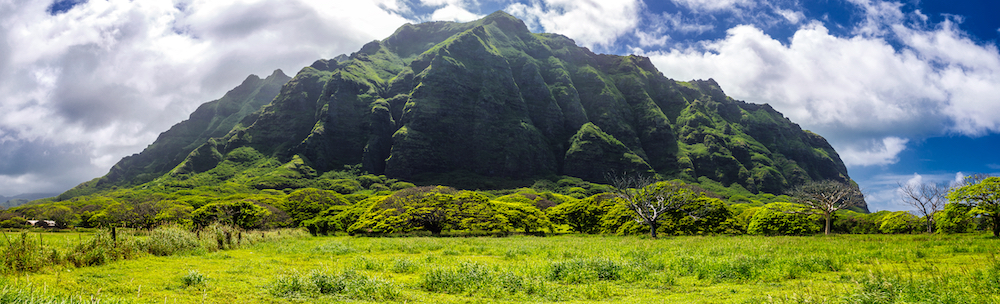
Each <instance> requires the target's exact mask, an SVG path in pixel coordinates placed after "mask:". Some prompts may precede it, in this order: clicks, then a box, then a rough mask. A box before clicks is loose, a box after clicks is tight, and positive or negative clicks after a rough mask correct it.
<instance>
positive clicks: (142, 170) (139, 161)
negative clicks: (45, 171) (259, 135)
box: [57, 70, 291, 200]
mask: <svg viewBox="0 0 1000 304" xmlns="http://www.w3.org/2000/svg"><path fill="white" fill-rule="evenodd" d="M290 79H291V77H288V76H287V75H285V74H284V73H283V72H282V71H281V70H275V71H274V73H272V74H271V75H270V76H268V77H267V78H265V79H260V77H258V76H257V75H250V76H247V78H246V79H245V80H243V83H241V84H240V85H239V86H237V87H236V88H233V89H232V90H230V91H229V92H227V93H226V95H224V96H223V97H222V98H219V99H218V100H214V101H210V102H206V103H204V104H202V105H201V106H199V107H198V109H197V110H195V111H194V113H191V115H190V117H188V119H187V120H185V121H182V122H180V123H177V124H176V125H174V126H173V127H171V128H170V130H167V131H166V132H163V133H160V136H159V137H157V138H156V141H154V142H153V144H151V145H149V146H148V147H146V149H145V150H143V151H142V152H141V153H137V154H133V155H131V156H126V157H125V158H122V160H120V161H118V163H117V164H115V165H114V167H112V168H111V170H110V171H109V172H108V174H107V175H105V176H103V177H100V178H97V179H94V180H91V181H89V182H86V183H84V184H82V185H80V186H77V187H75V188H73V189H71V190H69V191H67V192H65V193H63V194H61V195H59V196H58V197H57V199H58V200H64V199H67V198H70V197H74V196H79V195H85V194H89V193H92V192H95V191H98V190H102V189H109V188H112V187H116V186H117V187H127V186H131V185H139V184H142V183H145V182H148V181H151V180H153V179H154V178H157V177H160V176H162V175H163V174H166V173H167V172H169V171H170V170H173V169H174V167H176V166H177V165H178V164H180V163H181V162H182V161H183V160H184V159H185V158H186V157H187V156H188V154H190V153H191V152H192V151H194V149H195V148H197V147H199V146H201V145H202V144H204V143H205V142H207V141H208V140H209V139H211V138H213V137H222V136H225V135H226V134H227V133H229V131H230V130H232V129H233V127H236V126H238V125H240V124H241V123H243V121H244V119H245V118H247V116H248V115H250V114H252V113H254V112H255V111H257V110H258V109H259V108H260V107H261V106H263V105H265V104H267V103H269V102H271V100H272V99H274V97H275V96H277V95H278V92H279V89H280V88H281V86H282V85H284V84H285V83H286V82H288V80H290ZM250 122H252V121H250Z"/></svg>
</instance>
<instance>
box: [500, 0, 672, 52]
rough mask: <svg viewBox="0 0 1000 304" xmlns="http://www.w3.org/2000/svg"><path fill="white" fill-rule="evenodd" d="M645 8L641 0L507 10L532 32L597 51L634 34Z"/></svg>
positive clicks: (554, 0) (538, 0)
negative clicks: (555, 35)
mask: <svg viewBox="0 0 1000 304" xmlns="http://www.w3.org/2000/svg"><path fill="white" fill-rule="evenodd" d="M643 7H644V4H643V3H642V1H640V0H608V1H577V0H531V1H530V2H529V4H524V3H515V4H511V5H509V6H507V8H506V9H504V11H506V12H508V13H510V14H511V15H514V16H517V17H518V18H521V19H522V20H524V22H525V24H526V25H528V27H529V28H531V29H532V30H535V31H544V32H548V33H558V34H563V35H566V36H567V37H570V38H572V39H573V40H575V41H576V42H577V44H580V45H583V46H586V47H590V48H594V47H609V46H611V45H612V44H613V43H615V41H617V40H618V38H619V37H621V36H622V35H625V34H627V33H631V32H633V30H634V29H635V28H636V27H637V26H638V24H639V20H640V13H641V11H642V9H643ZM650 41H652V42H656V41H655V39H654V40H650Z"/></svg>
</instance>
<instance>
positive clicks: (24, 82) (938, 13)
mask: <svg viewBox="0 0 1000 304" xmlns="http://www.w3.org/2000/svg"><path fill="white" fill-rule="evenodd" d="M497 10H503V11H505V12H508V13H510V14H512V15H514V16H516V17H518V18H521V19H522V20H524V22H525V23H526V24H527V25H528V27H529V28H530V29H531V30H532V31H534V32H549V33H558V34H562V35H565V36H568V37H570V38H572V39H574V40H575V41H576V42H577V43H578V44H579V45H581V46H584V47H587V48H590V49H591V50H592V51H594V52H597V53H608V54H618V55H626V54H636V55H642V56H647V57H649V58H650V59H651V60H652V62H653V63H654V64H655V65H656V67H657V69H659V70H660V72H662V73H663V74H664V75H665V76H666V77H669V78H672V79H676V80H680V81H686V80H691V79H708V78H712V79H715V80H716V81H717V82H718V83H719V84H720V85H721V86H722V88H723V90H724V91H725V92H726V93H727V94H728V95H730V96H732V97H733V98H736V99H740V100H744V101H747V102H752V103H767V104H770V105H771V106H772V107H774V108H775V109H776V110H778V111H780V112H781V113H783V114H784V115H785V116H786V117H788V118H790V119H791V120H792V121H794V122H796V123H798V124H799V125H800V126H801V127H802V128H803V129H807V130H811V131H813V132H816V133H818V134H820V135H822V136H824V137H825V138H826V139H827V140H828V141H829V142H830V143H831V144H832V145H833V146H834V148H835V149H836V150H837V151H838V153H839V154H840V156H841V158H842V159H843V160H844V162H845V163H846V165H847V167H848V172H849V174H850V176H851V178H853V179H854V180H855V181H857V182H858V184H859V185H860V186H861V188H862V190H864V191H865V193H866V198H867V201H868V204H869V208H870V209H871V210H872V211H876V210H908V209H911V208H910V207H909V206H907V205H905V204H903V203H902V202H901V201H900V198H899V195H898V193H897V190H896V189H897V188H898V184H900V183H949V182H953V181H955V180H956V179H959V180H960V179H961V177H962V176H964V175H968V174H971V173H996V172H1000V154H998V153H997V151H998V150H1000V51H998V39H1000V18H996V17H995V16H993V15H995V13H996V12H998V11H1000V3H997V2H996V1H992V0H975V1H961V0H960V1H945V0H901V1H882V0H809V1H806V0H661V1H653V0H647V1H643V0H592V1H579V0H517V1H515V0H350V1H344V0H336V1H327V0H316V1H311V0H292V1H288V0H235V1H219V0H211V1H209V0H174V1H128V0H91V1H80V0H60V1H55V2H47V1H39V0H0V195H5V196H12V195H16V194H20V193H33V192H62V191H65V190H67V189H69V188H71V187H73V186H75V185H77V184H79V183H81V182H84V181H87V180H91V179H93V178H96V177H99V176H102V175H104V174H106V173H107V172H108V170H109V169H110V168H111V166H113V165H114V164H115V163H116V162H117V161H118V160H120V159H121V158H122V157H124V156H127V155H131V154H133V153H139V152H141V151H142V150H143V149H144V148H145V147H146V146H147V145H149V144H150V143H152V142H153V141H154V140H155V139H156V137H157V135H159V133H161V132H163V131H166V130H167V129H168V128H169V127H170V126H172V125H173V124H175V123H178V122H180V121H182V120H184V119H186V118H187V117H188V115H189V114H190V113H191V112H193V111H194V110H195V109H196V108H197V106H198V105H200V104H201V103H204V102H207V101H211V100H214V99H217V98H219V97H221V96H222V95H223V94H225V92H226V91H228V90H229V89H232V88H233V87H235V86H237V85H239V84H240V83H241V82H242V80H243V79H244V78H246V77H247V75H250V74H256V75H260V76H261V77H266V76H267V75H270V74H271V72H272V71H273V70H275V69H281V70H283V71H284V72H285V73H286V74H289V75H293V74H294V73H295V72H297V71H298V70H299V69H301V68H302V67H304V66H307V65H309V64H310V63H311V62H313V61H315V60H317V59H321V58H333V57H335V56H337V55H339V54H350V53H352V52H355V51H357V50H358V49H360V48H361V46H362V45H364V44H365V43H367V42H370V41H372V40H378V39H384V38H385V37H387V36H389V35H390V34H392V33H393V32H394V31H395V29H396V28H398V27H399V26H401V25H403V24H405V23H419V22H426V21H437V20H444V21H459V22H464V21H471V20H475V19H478V18H480V17H482V16H485V15H487V14H489V13H492V12H494V11H497Z"/></svg>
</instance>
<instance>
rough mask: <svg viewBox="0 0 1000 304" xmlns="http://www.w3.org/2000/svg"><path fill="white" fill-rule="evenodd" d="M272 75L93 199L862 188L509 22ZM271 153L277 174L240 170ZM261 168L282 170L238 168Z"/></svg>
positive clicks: (670, 93) (390, 44) (733, 106)
mask: <svg viewBox="0 0 1000 304" xmlns="http://www.w3.org/2000/svg"><path fill="white" fill-rule="evenodd" d="M282 76H283V75H282ZM272 77H276V79H275V80H272V81H270V82H268V80H264V81H263V82H267V83H270V85H269V86H260V88H263V87H268V88H275V87H274V86H273V85H274V84H277V83H278V82H281V83H283V84H284V85H283V86H282V87H281V89H280V92H277V91H275V95H273V96H272V97H273V100H270V99H269V101H271V102H270V103H268V104H266V105H264V106H263V107H261V108H260V109H259V110H258V111H257V112H254V113H252V114H244V113H245V112H244V111H240V112H238V113H239V114H238V115H237V114H231V115H230V116H224V115H223V116H224V117H227V118H226V119H222V120H223V121H227V122H237V123H231V124H217V125H212V124H210V123H208V124H206V123H205V122H203V121H202V122H198V123H197V124H196V123H194V122H191V121H195V120H197V119H196V116H198V117H201V116H199V115H201V114H199V112H196V113H195V114H193V115H192V119H189V121H187V122H185V123H182V124H188V125H197V126H196V127H190V128H191V129H193V130H198V132H197V135H194V136H177V137H176V138H178V139H176V140H172V139H173V138H175V137H174V136H167V134H168V133H169V134H171V135H172V134H174V133H184V134H194V132H192V133H185V132H181V131H175V130H174V129H183V128H186V127H183V128H182V127H179V126H181V124H179V125H178V126H175V127H174V128H172V129H171V131H168V132H166V133H164V135H161V138H160V139H158V140H157V142H156V143H154V144H153V145H151V146H150V148H147V150H146V151H144V152H143V153H140V154H139V155H134V156H131V157H127V158H126V159H123V160H122V161H121V162H119V164H118V165H116V166H115V168H113V169H112V171H111V172H110V173H109V174H108V175H107V176H105V177H103V178H101V179H98V180H96V181H92V183H95V184H96V185H81V188H80V189H92V188H94V187H97V188H100V187H101V186H102V185H108V184H116V183H131V184H138V183H143V182H146V181H150V180H153V179H159V180H160V181H161V182H164V183H166V182H169V181H171V180H174V181H180V180H184V179H186V178H187V177H190V176H195V175H197V174H199V173H201V172H215V171H212V170H222V169H219V168H220V166H223V165H225V166H226V169H225V170H228V171H227V172H229V173H226V174H222V175H219V174H216V175H214V176H216V177H214V178H216V179H219V180H225V181H229V182H232V183H240V184H243V185H245V186H247V187H256V188H258V189H261V188H277V189H283V188H284V187H294V185H295V184H294V183H290V182H287V180H285V181H284V182H275V181H281V180H282V179H287V178H315V177H318V176H320V175H322V174H323V173H324V172H330V171H334V170H341V169H343V168H344V166H354V165H359V164H360V165H361V167H362V168H363V169H364V170H365V171H368V172H371V173H375V174H385V175H386V176H389V177H392V178H399V179H405V180H412V181H417V182H419V181H422V180H430V179H434V180H435V181H440V178H439V177H440V176H449V174H455V173H456V172H457V173H461V176H482V177H487V178H507V179H522V180H530V179H532V178H537V177H542V176H551V175H570V176H576V177H581V178H584V179H587V180H591V181H595V182H602V181H603V179H604V176H605V175H606V174H608V173H609V172H619V173H620V172H638V173H656V174H659V175H660V176H661V177H663V178H680V179H685V180H689V181H697V180H699V179H700V178H707V179H710V180H713V181H716V182H719V183H721V184H723V185H726V186H739V187H743V188H745V189H747V190H749V191H751V192H767V193H782V192H784V191H785V190H786V189H789V188H790V187H793V186H795V185H799V184H802V183H804V182H806V181H810V180H825V179H834V180H839V181H845V182H846V181H849V180H850V178H849V176H848V174H847V169H846V167H845V166H844V164H843V162H842V161H841V160H840V157H839V156H838V155H837V153H836V151H834V149H833V148H832V147H831V146H830V145H829V144H828V143H827V142H826V140H825V139H823V138H822V137H821V136H819V135H816V134H814V133H811V132H808V131H803V130H802V129H801V128H800V127H799V126H798V125H796V124H794V123H793V122H791V121H789V120H788V119H787V118H785V117H784V116H782V115H781V114H780V113H778V112H777V111H775V110H774V109H772V108H771V107H770V106H768V105H756V104H750V103H745V102H742V101H738V100H734V99H732V98H730V97H728V96H726V95H725V93H724V92H723V91H722V89H721V88H720V87H719V85H718V84H717V83H715V81H713V80H711V79H709V80H705V81H701V80H698V81H691V82H677V81H674V80H671V79H668V78H666V77H664V76H663V75H662V73H660V72H659V71H658V70H657V69H656V68H655V67H654V66H653V65H652V63H651V62H650V61H649V59H648V58H645V57H640V56H615V55H603V54H595V53H593V52H591V51H589V50H588V49H586V48H582V47H578V46H577V45H576V44H575V43H574V41H573V40H571V39H569V38H567V37H564V36H561V35H555V34H535V33H531V32H530V31H528V29H527V27H526V26H525V25H524V23H523V22H521V21H520V20H518V19H516V18H514V17H512V16H510V15H508V14H506V13H503V12H496V13H493V14H491V15H489V16H487V17H485V18H483V19H481V20H477V21H474V22H469V23H453V22H431V23H422V24H416V25H413V24H407V25H404V26H402V27H400V28H399V29H398V30H397V31H396V32H395V33H394V34H393V35H391V36H390V37H388V38H386V39H384V40H381V41H373V42H370V43H368V44H366V45H365V46H364V47H362V48H361V49H360V50H359V51H358V52H356V53H353V54H351V55H350V56H347V57H338V58H336V59H334V60H319V61H316V62H315V63H313V64H312V65H311V66H308V67H305V68H303V69H302V70H301V71H300V72H299V73H298V74H297V75H296V76H295V77H294V78H292V79H291V80H288V81H287V83H285V82H283V81H278V80H280V79H278V78H281V77H277V76H275V75H272ZM268 79H271V77H269V78H268ZM281 79H283V78H281ZM248 81H250V79H249V78H248ZM245 85H247V82H244V85H241V86H240V87H238V88H237V89H234V91H231V92H230V93H229V94H227V95H226V96H227V97H224V98H223V99H227V98H228V99H239V98H238V97H237V95H238V94H236V93H234V92H235V91H243V90H244V89H240V88H242V87H244V86H245ZM251 87H253V86H251ZM254 90H260V91H261V92H263V90H262V89H254ZM231 94H232V95H233V97H230V95H231ZM265 95H266V94H259V96H264V97H266V96H265ZM239 96H243V95H239ZM268 96H271V95H268ZM223 99H220V101H221V100H223ZM241 100H248V99H245V98H244V99H241ZM253 100H255V102H259V101H261V99H259V98H258V99H253ZM217 102H219V101H217ZM253 104H256V103H251V102H248V103H246V104H245V106H246V108H249V107H251V106H252V105H253ZM261 104H263V103H261ZM206 105H208V104H206ZM203 107H205V106H203ZM199 111H202V109H199ZM215 115H216V116H215V117H223V116H220V115H219V114H218V113H216V114H215ZM206 117H207V116H206ZM237 117H241V118H239V119H236V118H237ZM216 119H217V118H213V119H212V121H215V120H216ZM198 121H201V120H198ZM213 126H214V127H213ZM226 126H229V128H228V129H226V128H225V127H226ZM223 129H225V132H223ZM209 130H211V131H209ZM227 132H228V133H227ZM168 143H171V144H168ZM233 153H238V155H241V156H239V157H236V156H234V154H233ZM247 155H252V156H253V157H249V158H246V157H245V156H247ZM261 157H263V158H266V159H270V160H272V161H274V162H275V163H276V164H270V165H263V164H257V165H254V166H256V167H253V166H249V165H247V164H243V165H240V164H239V162H238V161H234V159H244V158H245V159H250V160H253V161H254V162H258V161H260V158H261ZM282 164H283V165H282ZM261 166H263V167H261ZM251 167H253V168H256V169H253V170H265V171H266V170H273V172H271V173H260V174H263V175H268V176H270V177H267V178H266V179H265V178H264V177H258V178H255V177H253V176H251V175H252V174H249V175H248V174H243V175H240V174H239V173H238V172H236V173H234V172H230V171H233V170H237V169H233V168H243V169H239V170H250V169H248V168H251ZM267 168H270V169H267ZM167 172H169V174H166V175H164V174H165V173H167ZM240 172H246V171H240ZM255 172H256V171H255ZM255 174H257V173H255ZM260 174H258V175H260ZM158 176H159V177H158ZM219 176H222V177H219ZM238 176H243V177H241V179H236V178H237V177H238ZM254 176H256V175H254ZM445 182H449V181H447V180H446V181H445ZM451 182H456V183H457V182H461V181H457V180H456V181H451ZM71 192H72V191H71ZM68 193H69V192H68ZM79 193H83V191H82V190H80V191H78V193H75V194H74V193H69V194H64V195H69V196H73V195H79Z"/></svg>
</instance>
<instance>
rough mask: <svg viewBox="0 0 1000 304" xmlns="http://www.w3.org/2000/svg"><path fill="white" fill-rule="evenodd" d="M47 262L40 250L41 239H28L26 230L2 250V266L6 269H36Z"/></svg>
mask: <svg viewBox="0 0 1000 304" xmlns="http://www.w3.org/2000/svg"><path fill="white" fill-rule="evenodd" d="M47 262H50V261H49V260H48V257H46V256H45V254H44V252H43V251H42V245H41V241H40V240H31V239H29V238H28V233H27V232H21V236H20V238H18V239H16V240H14V241H13V242H10V243H9V245H8V246H7V247H6V248H4V250H3V266H4V269H5V270H7V271H13V272H25V271H37V270H39V269H41V268H42V267H44V266H45V265H46V264H47Z"/></svg>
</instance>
